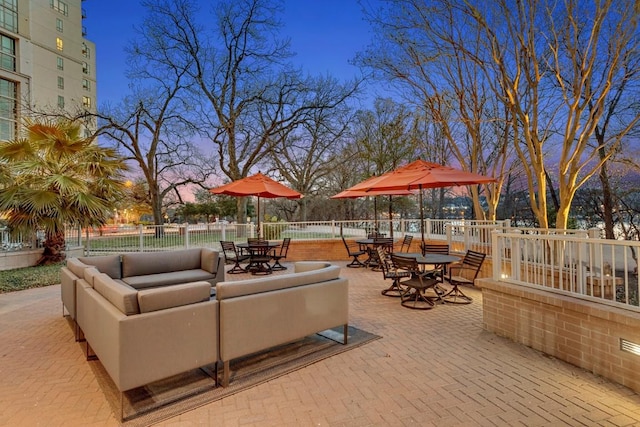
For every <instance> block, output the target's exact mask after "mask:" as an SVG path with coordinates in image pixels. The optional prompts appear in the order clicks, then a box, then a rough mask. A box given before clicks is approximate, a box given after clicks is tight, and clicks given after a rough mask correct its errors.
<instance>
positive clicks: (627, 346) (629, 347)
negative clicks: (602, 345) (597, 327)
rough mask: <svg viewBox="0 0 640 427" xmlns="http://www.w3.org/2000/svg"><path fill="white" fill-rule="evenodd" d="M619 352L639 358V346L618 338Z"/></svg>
mask: <svg viewBox="0 0 640 427" xmlns="http://www.w3.org/2000/svg"><path fill="white" fill-rule="evenodd" d="M620 350H622V351H626V352H627V353H631V354H635V355H636V356H640V344H636V343H634V342H631V341H627V340H625V339H624V338H620Z"/></svg>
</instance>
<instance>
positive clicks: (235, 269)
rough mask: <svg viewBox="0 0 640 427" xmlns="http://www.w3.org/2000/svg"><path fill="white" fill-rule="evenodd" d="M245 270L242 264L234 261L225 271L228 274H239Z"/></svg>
mask: <svg viewBox="0 0 640 427" xmlns="http://www.w3.org/2000/svg"><path fill="white" fill-rule="evenodd" d="M246 272H247V271H246V270H245V269H244V268H242V266H241V265H240V263H239V262H237V261H236V263H235V264H234V265H233V268H232V269H231V270H229V271H227V273H229V274H240V273H246Z"/></svg>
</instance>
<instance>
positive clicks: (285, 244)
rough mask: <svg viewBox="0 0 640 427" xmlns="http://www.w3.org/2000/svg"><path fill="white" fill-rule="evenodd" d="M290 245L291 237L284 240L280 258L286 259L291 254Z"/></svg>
mask: <svg viewBox="0 0 640 427" xmlns="http://www.w3.org/2000/svg"><path fill="white" fill-rule="evenodd" d="M289 243H291V237H285V238H284V239H282V246H280V256H281V257H286V256H287V252H289Z"/></svg>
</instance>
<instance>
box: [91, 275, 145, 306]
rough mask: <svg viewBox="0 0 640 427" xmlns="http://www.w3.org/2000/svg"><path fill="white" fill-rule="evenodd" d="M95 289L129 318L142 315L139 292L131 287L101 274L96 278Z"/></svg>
mask: <svg viewBox="0 0 640 427" xmlns="http://www.w3.org/2000/svg"><path fill="white" fill-rule="evenodd" d="M93 288H94V289H95V290H96V292H98V293H99V294H100V295H102V296H103V297H104V298H105V299H106V300H107V301H109V302H110V303H111V304H112V305H114V306H115V307H116V308H117V309H118V310H120V311H121V312H122V313H124V314H126V315H127V316H130V315H132V314H138V313H140V308H139V307H138V291H136V290H135V289H133V288H131V287H130V286H127V285H126V284H122V283H117V282H116V281H115V280H113V279H112V278H111V277H109V276H108V275H106V274H104V273H101V274H98V275H97V276H96V277H94V279H93Z"/></svg>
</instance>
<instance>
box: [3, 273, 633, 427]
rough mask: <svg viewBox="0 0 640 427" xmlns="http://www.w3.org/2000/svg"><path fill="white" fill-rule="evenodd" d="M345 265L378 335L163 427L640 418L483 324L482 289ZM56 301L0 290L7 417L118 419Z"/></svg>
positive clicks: (624, 402)
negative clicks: (447, 298)
mask: <svg viewBox="0 0 640 427" xmlns="http://www.w3.org/2000/svg"><path fill="white" fill-rule="evenodd" d="M344 264H346V263H343V265H344ZM343 275H344V276H346V277H348V278H349V279H350V286H351V287H350V298H351V300H350V301H351V306H350V307H351V309H350V318H351V324H352V325H353V326H356V327H358V328H361V329H364V330H367V331H369V332H372V333H375V334H378V335H381V336H382V337H383V338H382V339H380V340H377V341H374V342H372V343H369V344H367V345H364V346H362V347H359V348H356V349H353V350H350V351H347V352H345V353H342V354H340V355H337V356H334V357H332V358H330V359H326V360H323V361H322V362H319V363H316V364H314V365H311V366H308V367H306V368H303V369H301V370H299V371H296V372H294V373H291V374H288V375H286V376H283V377H280V378H278V379H275V380H273V381H270V382H268V383H265V384H262V385H259V386H256V387H254V388H253V389H250V390H247V391H244V392H241V393H238V394H236V395H233V396H231V397H229V398H225V399H223V400H221V401H218V402H214V403H211V404H208V405H206V406H203V407H201V408H199V409H196V410H193V411H191V412H188V413H185V414H183V415H181V416H179V417H176V418H173V419H170V420H167V421H165V422H164V423H162V425H164V426H189V425H224V426H235V425H242V426H251V425H256V426H311V425H315V426H370V425H374V426H378V425H391V426H395V425H420V426H514V425H522V426H556V425H557V426H564V425H569V426H626V425H640V396H639V395H637V394H635V393H633V392H632V391H631V390H629V389H626V388H624V387H622V386H619V385H617V384H614V383H611V382H609V381H607V380H604V379H602V378H600V377H597V376H595V375H592V374H590V373H589V372H586V371H583V370H581V369H578V368H575V367H573V366H571V365H568V364H566V363H564V362H561V361H558V360H555V359H553V358H549V357H547V356H545V355H544V354H541V353H539V352H537V351H534V350H531V349H529V348H527V347H524V346H522V345H519V344H515V343H513V342H511V341H508V340H506V339H502V338H500V337H497V336H495V335H493V334H491V333H488V332H485V331H483V330H482V295H481V293H480V291H479V290H475V289H472V290H469V291H468V292H467V293H468V294H469V295H471V296H472V297H474V302H473V304H471V305H466V306H465V305H462V306H454V305H444V306H438V307H437V308H435V309H433V310H430V311H426V312H422V311H414V310H410V309H407V308H403V307H401V306H400V302H399V300H398V299H395V298H389V297H384V296H382V295H380V290H382V289H383V288H384V287H386V286H387V285H388V283H383V282H382V275H381V273H376V272H371V271H368V270H364V269H347V268H344V269H343ZM237 277H238V276H235V277H234V276H231V278H232V279H233V278H237ZM61 310H62V309H61V303H60V287H59V286H51V287H48V288H41V289H32V290H27V291H22V292H16V293H10V294H2V295H0V379H1V380H0V425H3V426H4V425H6V426H23V425H24V426H36V425H42V426H62V425H64V426H73V425H83V426H85V425H106V426H113V425H118V422H117V420H116V418H115V417H114V415H113V413H112V412H111V408H110V407H109V404H108V403H107V401H106V400H105V398H104V395H103V392H102V390H101V389H100V387H99V386H98V384H97V382H96V380H95V376H94V374H93V371H92V368H91V364H92V363H99V362H87V361H86V360H85V357H84V353H83V351H84V350H83V349H84V346H83V345H81V344H79V343H76V342H74V340H73V329H72V327H71V324H70V323H69V321H68V320H67V319H65V318H63V317H62V311H61Z"/></svg>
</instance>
